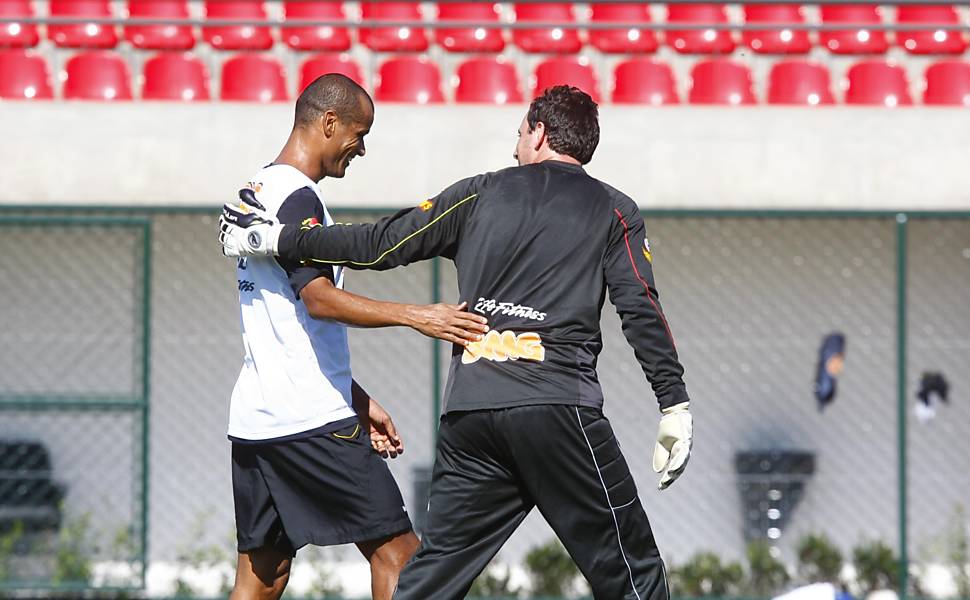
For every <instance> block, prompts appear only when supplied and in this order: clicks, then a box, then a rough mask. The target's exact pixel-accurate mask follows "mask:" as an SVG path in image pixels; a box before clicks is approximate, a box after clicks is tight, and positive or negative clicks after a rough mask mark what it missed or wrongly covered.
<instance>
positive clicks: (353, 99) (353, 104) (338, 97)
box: [294, 73, 374, 125]
mask: <svg viewBox="0 0 970 600" xmlns="http://www.w3.org/2000/svg"><path fill="white" fill-rule="evenodd" d="M361 97H363V98H367V101H368V102H369V103H370V107H371V110H373V109H374V101H373V100H371V97H370V95H369V94H368V93H367V91H366V90H365V89H364V88H362V87H360V86H359V85H358V84H357V82H356V81H354V80H353V79H351V78H350V77H347V76H346V75H341V74H340V73H327V74H326V75H321V76H320V77H317V78H316V79H314V80H313V83H311V84H310V85H308V86H307V87H306V89H305V90H303V93H302V94H300V97H299V98H298V99H297V101H296V117H295V119H294V121H295V123H296V124H297V125H309V124H310V123H313V122H315V121H316V120H317V119H319V118H320V116H321V115H323V114H324V113H325V112H327V111H328V110H332V111H334V112H335V113H336V114H337V117H338V118H339V119H340V120H342V121H347V122H356V123H359V122H362V121H364V117H365V114H364V111H363V109H362V108H361V104H362V103H361V101H360V100H361Z"/></svg>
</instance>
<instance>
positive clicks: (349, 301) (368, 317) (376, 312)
mask: <svg viewBox="0 0 970 600" xmlns="http://www.w3.org/2000/svg"><path fill="white" fill-rule="evenodd" d="M308 287H309V286H308ZM319 288H320V289H317V287H316V286H315V287H314V290H313V291H311V292H310V293H301V297H302V299H303V302H304V304H306V307H307V310H308V311H309V313H310V316H312V317H313V318H315V319H333V320H334V321H339V322H341V323H344V324H347V325H353V326H356V327H395V326H405V327H414V326H415V325H416V324H417V316H416V312H417V310H416V309H417V307H415V306H414V305H411V304H399V303H397V302H383V301H380V300H372V299H370V298H365V297H364V296H358V295H357V294H353V293H351V292H347V291H344V290H341V289H337V288H335V287H333V286H325V285H321V286H319ZM305 291H306V290H305Z"/></svg>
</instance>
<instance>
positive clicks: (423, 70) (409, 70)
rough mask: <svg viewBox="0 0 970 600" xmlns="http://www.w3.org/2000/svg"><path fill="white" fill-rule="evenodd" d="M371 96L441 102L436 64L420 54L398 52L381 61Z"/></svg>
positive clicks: (390, 99) (421, 101) (439, 77)
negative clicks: (418, 55)
mask: <svg viewBox="0 0 970 600" xmlns="http://www.w3.org/2000/svg"><path fill="white" fill-rule="evenodd" d="M374 96H375V97H376V98H377V99H378V100H380V101H382V102H411V103H414V104H428V103H438V102H444V95H443V94H442V93H441V72H440V71H438V65H436V64H434V63H433V62H431V61H429V60H428V59H427V58H425V57H423V56H420V57H415V56H399V57H397V58H391V59H389V60H387V61H385V62H384V64H382V65H381V68H380V72H379V74H378V76H377V86H376V91H375V94H374Z"/></svg>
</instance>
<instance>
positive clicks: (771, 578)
mask: <svg viewBox="0 0 970 600" xmlns="http://www.w3.org/2000/svg"><path fill="white" fill-rule="evenodd" d="M746 554H747V556H748V591H749V592H750V593H751V594H753V595H755V596H774V595H776V594H778V593H779V592H781V591H782V589H783V588H784V587H785V584H787V583H788V579H789V577H788V570H787V569H785V565H784V564H782V562H781V561H780V560H778V559H777V558H775V557H774V555H773V554H772V548H771V545H770V544H769V543H768V542H767V541H765V540H755V541H753V542H751V543H749V544H748V547H747V548H746Z"/></svg>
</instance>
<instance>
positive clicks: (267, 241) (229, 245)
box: [219, 188, 283, 257]
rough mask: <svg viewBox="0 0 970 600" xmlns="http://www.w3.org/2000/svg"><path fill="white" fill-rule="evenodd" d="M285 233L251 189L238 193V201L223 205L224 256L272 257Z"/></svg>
mask: <svg viewBox="0 0 970 600" xmlns="http://www.w3.org/2000/svg"><path fill="white" fill-rule="evenodd" d="M282 230H283V225H282V224H279V223H275V222H274V221H273V220H272V219H271V218H270V217H269V215H268V214H267V213H266V209H265V208H264V207H263V205H262V204H261V203H260V202H259V200H257V199H256V194H255V193H253V191H252V190H250V189H248V188H245V189H242V190H239V200H232V201H230V202H227V203H226V204H224V205H222V216H221V217H219V242H220V243H221V244H222V253H223V254H224V255H225V256H231V257H241V256H273V255H274V254H276V248H277V243H278V241H279V237H280V232H281V231H282Z"/></svg>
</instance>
